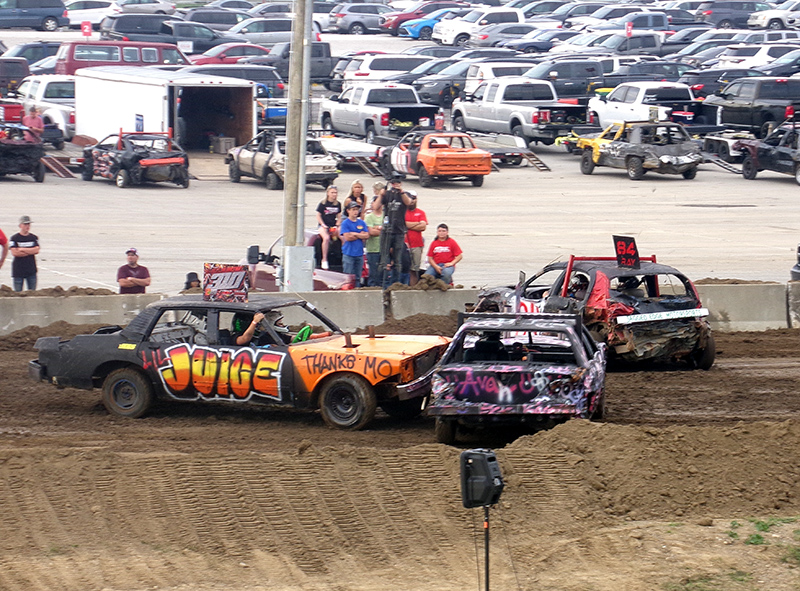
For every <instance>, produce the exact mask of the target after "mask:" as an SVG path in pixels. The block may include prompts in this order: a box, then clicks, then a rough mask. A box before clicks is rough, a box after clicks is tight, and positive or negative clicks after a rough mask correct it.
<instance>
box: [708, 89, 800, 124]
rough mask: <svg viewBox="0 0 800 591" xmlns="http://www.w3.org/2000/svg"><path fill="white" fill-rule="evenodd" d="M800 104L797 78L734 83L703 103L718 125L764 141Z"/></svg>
mask: <svg viewBox="0 0 800 591" xmlns="http://www.w3.org/2000/svg"><path fill="white" fill-rule="evenodd" d="M798 101H800V78H795V77H790V78H769V77H761V76H759V77H748V78H739V79H738V80H734V81H733V82H731V83H730V84H729V85H728V86H726V87H725V88H724V89H723V90H722V92H720V93H719V94H713V95H710V96H708V97H706V99H705V100H704V101H703V106H704V108H705V110H706V112H707V113H708V116H709V117H712V116H713V117H716V120H717V122H718V123H719V124H720V125H725V126H726V127H729V128H731V129H736V130H738V131H749V132H752V133H755V134H757V135H758V137H760V138H766V137H767V136H768V135H769V134H770V133H771V132H772V130H773V129H774V128H775V127H776V126H777V125H778V124H779V123H780V122H781V121H783V120H785V119H786V118H787V110H793V109H795V108H796V107H795V105H797V103H798Z"/></svg>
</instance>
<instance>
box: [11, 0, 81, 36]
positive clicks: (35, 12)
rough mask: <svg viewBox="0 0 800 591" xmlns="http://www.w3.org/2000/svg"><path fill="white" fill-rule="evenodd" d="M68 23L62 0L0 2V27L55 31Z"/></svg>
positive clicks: (13, 0) (12, 0)
mask: <svg viewBox="0 0 800 591" xmlns="http://www.w3.org/2000/svg"><path fill="white" fill-rule="evenodd" d="M68 25H69V16H67V9H66V8H65V7H64V2H63V1H62V0H3V2H2V3H0V29H8V28H11V27H29V28H31V29H38V30H40V31H55V30H56V29H58V28H59V27H66V26H68Z"/></svg>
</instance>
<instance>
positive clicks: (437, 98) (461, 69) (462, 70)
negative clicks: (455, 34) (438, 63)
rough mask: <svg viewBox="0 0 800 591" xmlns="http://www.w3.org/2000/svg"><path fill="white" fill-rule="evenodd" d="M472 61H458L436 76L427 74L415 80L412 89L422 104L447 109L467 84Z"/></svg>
mask: <svg viewBox="0 0 800 591" xmlns="http://www.w3.org/2000/svg"><path fill="white" fill-rule="evenodd" d="M473 62H474V60H471V59H467V60H459V61H457V62H456V63H454V64H451V65H449V66H447V67H446V68H445V69H444V70H442V71H440V72H439V73H438V74H428V75H426V76H421V77H419V78H417V80H416V81H415V82H414V84H413V86H414V89H415V90H416V91H417V93H418V94H419V99H420V100H421V101H422V102H424V103H431V104H434V105H440V106H442V107H449V106H450V105H452V104H453V99H454V98H455V97H457V96H458V94H459V93H460V92H461V91H462V90H463V88H464V85H465V84H466V82H467V70H469V67H470V65H471V64H472V63H473Z"/></svg>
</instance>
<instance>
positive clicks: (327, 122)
mask: <svg viewBox="0 0 800 591" xmlns="http://www.w3.org/2000/svg"><path fill="white" fill-rule="evenodd" d="M322 129H324V130H325V131H331V132H332V131H333V120H332V119H331V116H330V115H323V116H322Z"/></svg>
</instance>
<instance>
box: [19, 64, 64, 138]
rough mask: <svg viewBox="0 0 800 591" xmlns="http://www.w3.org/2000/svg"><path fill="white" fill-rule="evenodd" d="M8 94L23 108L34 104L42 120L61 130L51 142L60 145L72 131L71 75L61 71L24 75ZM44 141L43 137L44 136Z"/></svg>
mask: <svg viewBox="0 0 800 591" xmlns="http://www.w3.org/2000/svg"><path fill="white" fill-rule="evenodd" d="M11 97H12V98H14V99H15V101H18V102H19V103H21V104H22V108H23V110H24V111H25V112H27V111H28V109H30V108H31V107H37V108H38V109H39V112H40V113H41V115H42V119H43V120H44V124H45V125H46V126H47V125H51V126H52V125H54V126H56V127H58V129H60V130H61V134H60V137H59V138H57V139H56V141H55V142H54V145H55V147H56V148H57V149H59V150H60V149H61V148H63V147H64V140H65V139H66V140H69V139H72V137H73V136H74V135H75V77H74V76H66V75H61V74H45V75H42V76H28V77H27V78H25V79H24V80H23V81H22V83H21V84H20V85H19V88H17V89H16V91H13V93H12V94H11ZM45 141H47V140H46V139H45Z"/></svg>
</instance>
